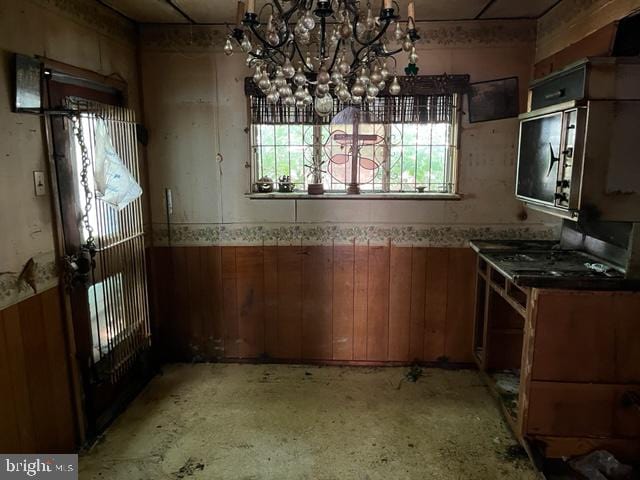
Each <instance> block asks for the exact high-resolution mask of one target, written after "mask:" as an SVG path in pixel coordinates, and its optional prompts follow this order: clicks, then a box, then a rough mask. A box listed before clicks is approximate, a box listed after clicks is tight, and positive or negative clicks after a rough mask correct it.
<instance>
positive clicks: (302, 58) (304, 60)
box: [293, 40, 313, 71]
mask: <svg viewBox="0 0 640 480" xmlns="http://www.w3.org/2000/svg"><path fill="white" fill-rule="evenodd" d="M293 45H294V46H295V49H296V51H297V52H298V55H300V60H301V61H302V65H304V68H306V69H307V70H309V71H313V68H311V67H310V66H309V65H307V60H306V59H305V58H304V55H302V52H301V51H300V47H299V46H298V42H296V41H295V40H294V41H293Z"/></svg>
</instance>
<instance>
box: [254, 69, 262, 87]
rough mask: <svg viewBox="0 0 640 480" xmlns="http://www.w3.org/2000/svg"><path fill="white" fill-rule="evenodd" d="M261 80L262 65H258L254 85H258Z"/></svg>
mask: <svg viewBox="0 0 640 480" xmlns="http://www.w3.org/2000/svg"><path fill="white" fill-rule="evenodd" d="M261 78H262V70H261V69H260V65H258V66H257V67H256V71H255V73H254V74H253V83H255V84H256V85H257V84H258V82H259V81H260V79H261Z"/></svg>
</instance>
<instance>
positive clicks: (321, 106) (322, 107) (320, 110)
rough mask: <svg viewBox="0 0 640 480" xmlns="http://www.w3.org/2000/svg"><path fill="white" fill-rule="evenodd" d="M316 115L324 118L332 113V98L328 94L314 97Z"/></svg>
mask: <svg viewBox="0 0 640 480" xmlns="http://www.w3.org/2000/svg"><path fill="white" fill-rule="evenodd" d="M315 108H316V113H317V114H318V115H320V116H321V117H326V116H328V115H330V114H331V113H332V112H333V97H332V96H331V94H330V93H327V94H326V95H323V96H322V97H316V102H315Z"/></svg>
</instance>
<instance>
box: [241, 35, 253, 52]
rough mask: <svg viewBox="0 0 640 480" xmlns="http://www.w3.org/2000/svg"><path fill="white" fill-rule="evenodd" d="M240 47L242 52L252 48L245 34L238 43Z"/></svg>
mask: <svg viewBox="0 0 640 480" xmlns="http://www.w3.org/2000/svg"><path fill="white" fill-rule="evenodd" d="M240 48H241V49H242V51H243V52H244V53H249V52H250V51H251V49H252V48H253V45H251V40H249V37H247V36H246V35H245V36H244V38H243V39H242V42H241V43H240Z"/></svg>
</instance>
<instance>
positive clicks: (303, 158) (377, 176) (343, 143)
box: [250, 93, 459, 194]
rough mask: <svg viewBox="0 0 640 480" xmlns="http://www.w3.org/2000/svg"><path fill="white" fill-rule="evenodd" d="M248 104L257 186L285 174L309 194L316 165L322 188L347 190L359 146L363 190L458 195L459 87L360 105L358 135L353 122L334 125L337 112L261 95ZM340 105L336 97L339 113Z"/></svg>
mask: <svg viewBox="0 0 640 480" xmlns="http://www.w3.org/2000/svg"><path fill="white" fill-rule="evenodd" d="M250 102H251V105H250V108H251V120H252V125H251V154H252V168H253V182H254V185H256V183H258V182H259V181H264V179H265V178H268V179H270V180H271V181H273V182H275V183H276V184H277V183H278V181H279V179H281V178H282V177H288V178H289V179H290V181H291V183H293V184H294V185H295V190H296V191H298V192H305V191H306V188H307V185H308V184H309V183H310V182H312V181H313V179H312V176H311V170H312V167H313V166H314V164H315V165H320V167H321V169H322V183H323V185H324V189H325V191H328V192H341V193H342V192H345V191H346V189H347V186H348V185H349V183H350V182H351V180H352V159H353V151H354V147H355V145H357V150H358V167H357V168H356V170H357V181H358V182H357V183H358V184H359V186H360V190H361V191H362V192H363V193H376V192H389V193H416V192H435V193H445V194H446V193H456V161H457V137H458V134H457V122H458V102H459V95H458V94H456V93H452V94H445V95H428V96H424V95H423V96H408V95H405V96H400V97H380V98H376V99H375V101H374V102H373V103H371V104H366V105H363V106H362V115H363V116H364V115H365V113H366V118H367V120H365V121H361V122H360V123H359V124H358V126H357V130H356V132H357V135H354V126H353V125H332V124H330V120H331V118H332V117H333V115H332V116H331V117H328V118H319V117H318V116H317V115H316V114H314V112H313V110H312V108H311V107H309V108H308V109H307V110H306V111H297V110H296V109H295V108H291V110H289V109H288V108H287V107H282V106H272V105H268V104H267V103H266V100H265V99H264V97H260V96H258V95H256V96H251V97H250ZM342 108H344V105H341V104H339V102H337V101H335V105H334V115H335V114H336V113H338V112H339V111H340V110H342ZM356 138H357V140H356ZM254 191H255V188H254ZM274 191H277V185H275V188H274Z"/></svg>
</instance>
